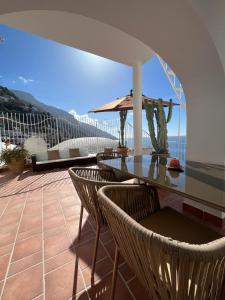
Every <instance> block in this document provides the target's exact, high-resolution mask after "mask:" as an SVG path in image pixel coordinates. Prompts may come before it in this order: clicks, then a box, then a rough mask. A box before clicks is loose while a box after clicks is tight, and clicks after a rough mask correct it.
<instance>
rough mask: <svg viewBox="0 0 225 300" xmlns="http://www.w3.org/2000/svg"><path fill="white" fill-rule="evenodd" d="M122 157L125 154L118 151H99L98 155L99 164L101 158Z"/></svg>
mask: <svg viewBox="0 0 225 300" xmlns="http://www.w3.org/2000/svg"><path fill="white" fill-rule="evenodd" d="M121 157H123V156H122V155H120V154H119V153H118V152H117V151H104V152H99V153H97V155H96V158H97V163H98V164H99V162H100V161H101V160H106V159H113V158H121Z"/></svg>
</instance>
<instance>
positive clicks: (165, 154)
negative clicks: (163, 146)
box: [152, 151, 170, 157]
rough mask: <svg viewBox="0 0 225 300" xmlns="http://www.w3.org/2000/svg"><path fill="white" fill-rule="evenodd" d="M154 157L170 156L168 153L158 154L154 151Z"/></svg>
mask: <svg viewBox="0 0 225 300" xmlns="http://www.w3.org/2000/svg"><path fill="white" fill-rule="evenodd" d="M152 155H155V156H161V157H168V156H169V155H170V154H169V153H168V152H167V153H157V152H155V151H153V152H152Z"/></svg>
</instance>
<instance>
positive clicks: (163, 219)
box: [139, 207, 222, 244]
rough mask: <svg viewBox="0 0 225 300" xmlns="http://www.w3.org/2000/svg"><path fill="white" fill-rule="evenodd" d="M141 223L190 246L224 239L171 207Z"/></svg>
mask: <svg viewBox="0 0 225 300" xmlns="http://www.w3.org/2000/svg"><path fill="white" fill-rule="evenodd" d="M139 223H140V224H141V225H142V226H144V227H145V228H147V229H150V230H151V231H153V232H156V233H158V234H160V235H162V236H166V237H170V238H172V239H174V240H177V241H180V242H186V243H189V244H205V243H209V242H211V241H214V240H216V239H219V238H221V237H222V236H221V235H220V234H219V233H217V232H215V231H214V230H212V229H210V228H208V227H206V226H204V225H203V224H200V223H199V222H197V221H194V220H192V219H190V218H188V217H186V216H184V215H183V214H180V213H179V212H177V211H176V210H174V209H172V208H170V207H165V208H162V209H161V210H159V211H158V212H156V213H154V214H152V215H150V216H148V217H146V218H145V219H143V220H141V221H140V222H139Z"/></svg>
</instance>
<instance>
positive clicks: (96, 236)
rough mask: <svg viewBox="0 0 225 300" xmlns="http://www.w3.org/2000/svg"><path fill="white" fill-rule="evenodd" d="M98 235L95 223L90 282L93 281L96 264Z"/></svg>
mask: <svg viewBox="0 0 225 300" xmlns="http://www.w3.org/2000/svg"><path fill="white" fill-rule="evenodd" d="M99 235H100V226H99V225H98V224H97V228H96V234H95V245H94V252H93V257H92V268H91V283H92V284H93V283H94V275H95V265H96V259H97V252H98V242H99Z"/></svg>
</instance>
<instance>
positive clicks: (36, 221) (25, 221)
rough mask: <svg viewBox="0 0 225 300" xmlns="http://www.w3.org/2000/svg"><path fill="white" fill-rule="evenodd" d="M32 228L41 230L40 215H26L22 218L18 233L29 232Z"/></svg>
mask: <svg viewBox="0 0 225 300" xmlns="http://www.w3.org/2000/svg"><path fill="white" fill-rule="evenodd" d="M31 228H32V229H34V228H39V229H40V228H42V216H41V214H40V215H27V216H23V218H22V220H21V223H20V228H19V232H24V231H29V230H30V229H31Z"/></svg>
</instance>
